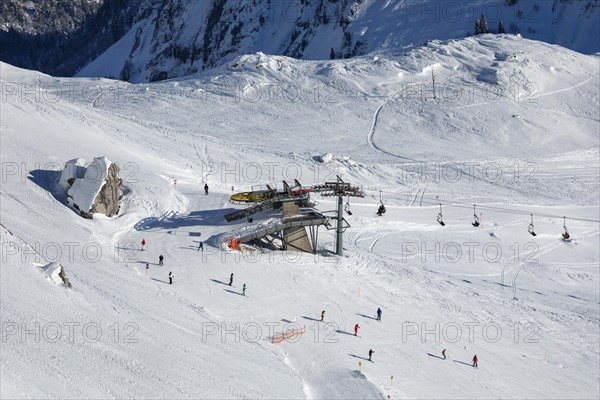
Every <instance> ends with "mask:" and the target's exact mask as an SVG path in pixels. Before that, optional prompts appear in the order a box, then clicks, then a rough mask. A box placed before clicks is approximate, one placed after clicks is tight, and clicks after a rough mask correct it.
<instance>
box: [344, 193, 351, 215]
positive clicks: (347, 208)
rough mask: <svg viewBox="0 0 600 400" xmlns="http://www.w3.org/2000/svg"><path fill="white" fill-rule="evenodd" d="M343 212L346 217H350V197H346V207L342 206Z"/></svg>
mask: <svg viewBox="0 0 600 400" xmlns="http://www.w3.org/2000/svg"><path fill="white" fill-rule="evenodd" d="M344 211H346V213H348V215H352V211H350V196H348V200H347V201H346V205H345V206H344Z"/></svg>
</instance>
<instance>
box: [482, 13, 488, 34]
mask: <svg viewBox="0 0 600 400" xmlns="http://www.w3.org/2000/svg"><path fill="white" fill-rule="evenodd" d="M489 32H490V31H489V30H488V23H487V20H486V19H485V17H484V16H483V14H482V15H481V33H489Z"/></svg>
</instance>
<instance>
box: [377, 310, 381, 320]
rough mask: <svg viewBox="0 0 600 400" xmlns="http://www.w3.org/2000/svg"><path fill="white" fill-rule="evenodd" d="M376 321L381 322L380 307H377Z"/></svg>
mask: <svg viewBox="0 0 600 400" xmlns="http://www.w3.org/2000/svg"><path fill="white" fill-rule="evenodd" d="M377 321H379V322H381V308H379V307H377Z"/></svg>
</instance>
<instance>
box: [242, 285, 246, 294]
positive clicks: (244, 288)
mask: <svg viewBox="0 0 600 400" xmlns="http://www.w3.org/2000/svg"><path fill="white" fill-rule="evenodd" d="M245 295H246V284H245V283H244V286H242V296H245Z"/></svg>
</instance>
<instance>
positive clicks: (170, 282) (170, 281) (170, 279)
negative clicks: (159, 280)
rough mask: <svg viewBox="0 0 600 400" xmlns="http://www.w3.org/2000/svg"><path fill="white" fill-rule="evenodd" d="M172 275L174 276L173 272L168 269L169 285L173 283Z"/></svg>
mask: <svg viewBox="0 0 600 400" xmlns="http://www.w3.org/2000/svg"><path fill="white" fill-rule="evenodd" d="M174 276H175V275H173V273H172V272H171V271H169V285H172V284H173V277H174Z"/></svg>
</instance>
